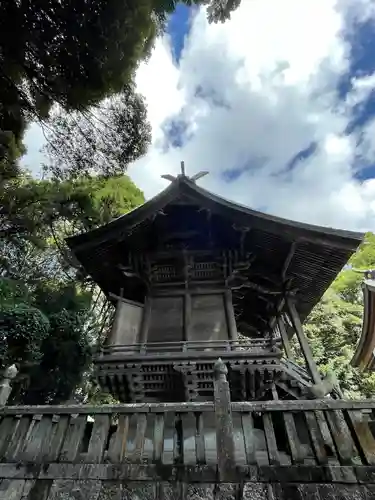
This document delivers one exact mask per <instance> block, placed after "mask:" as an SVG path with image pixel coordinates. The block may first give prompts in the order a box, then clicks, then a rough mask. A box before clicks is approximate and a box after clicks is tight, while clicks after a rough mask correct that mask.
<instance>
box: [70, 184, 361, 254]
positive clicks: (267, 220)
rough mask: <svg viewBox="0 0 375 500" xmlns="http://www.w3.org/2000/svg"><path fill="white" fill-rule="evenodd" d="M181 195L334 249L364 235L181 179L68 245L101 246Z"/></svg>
mask: <svg viewBox="0 0 375 500" xmlns="http://www.w3.org/2000/svg"><path fill="white" fill-rule="evenodd" d="M181 195H185V196H187V197H189V198H191V199H192V200H194V201H196V202H197V203H200V204H201V205H202V206H206V207H207V208H209V209H211V210H213V211H220V212H223V211H224V212H225V213H226V214H227V215H228V216H229V217H232V218H233V219H241V220H242V221H243V222H244V223H246V220H247V222H252V223H253V225H254V221H255V222H258V224H259V225H264V226H265V227H266V229H267V231H269V232H278V233H280V232H290V231H292V232H294V233H296V236H298V238H302V239H307V240H311V241H313V242H319V243H321V244H328V245H332V246H334V247H336V246H337V247H344V248H346V249H348V250H353V251H354V250H356V248H357V247H358V245H359V243H360V242H361V241H362V239H363V236H364V234H363V233H359V232H352V231H345V230H338V229H331V228H327V227H321V226H315V225H311V224H306V223H302V222H295V221H291V220H288V219H283V218H281V217H277V216H274V215H269V214H266V213H263V212H258V211H256V210H252V209H251V208H248V207H246V206H243V205H239V204H236V203H234V202H231V201H228V200H226V199H224V198H222V197H220V196H218V195H215V194H213V193H211V192H209V191H207V190H205V189H203V188H201V187H199V186H197V185H196V184H195V182H193V181H191V180H189V179H188V178H187V177H182V176H180V177H178V178H177V179H176V180H175V181H173V182H172V183H171V185H170V186H168V187H167V188H166V189H164V190H163V191H162V192H160V193H159V194H158V195H156V196H155V197H154V198H152V199H151V200H149V201H147V202H146V203H144V204H143V205H141V206H140V207H137V208H135V209H134V210H132V211H131V212H128V213H127V214H125V215H122V216H120V217H118V218H117V219H114V220H113V221H111V222H109V223H108V224H106V225H104V226H101V227H99V228H97V229H94V230H92V231H89V232H87V233H83V234H80V235H77V236H73V237H71V238H68V239H67V243H68V245H69V247H70V248H71V249H72V250H78V251H79V250H80V249H82V248H83V247H85V248H87V247H91V246H95V245H98V244H100V243H102V242H104V241H105V240H106V239H108V237H110V236H111V235H112V236H114V235H115V234H117V233H118V232H121V231H123V230H124V229H126V228H131V227H134V226H136V225H138V224H139V223H141V222H142V221H144V220H145V219H147V218H148V217H150V216H152V215H153V214H155V213H156V212H157V211H159V210H161V209H162V208H163V207H165V206H166V205H168V204H169V203H171V202H173V201H174V200H175V199H177V198H178V197H179V196H181ZM250 219H251V221H250Z"/></svg>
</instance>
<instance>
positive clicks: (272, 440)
mask: <svg viewBox="0 0 375 500" xmlns="http://www.w3.org/2000/svg"><path fill="white" fill-rule="evenodd" d="M262 419H263V426H264V434H265V437H266V444H267V451H268V458H269V462H270V464H271V465H279V464H280V457H279V450H278V449H277V442H276V436H275V430H274V428H273V422H272V416H271V415H270V414H269V413H263V415H262Z"/></svg>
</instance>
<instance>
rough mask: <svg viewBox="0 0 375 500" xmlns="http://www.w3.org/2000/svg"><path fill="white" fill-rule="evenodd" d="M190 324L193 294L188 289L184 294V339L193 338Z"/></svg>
mask: <svg viewBox="0 0 375 500" xmlns="http://www.w3.org/2000/svg"><path fill="white" fill-rule="evenodd" d="M190 325H191V294H190V293H189V292H188V291H187V292H186V294H185V296H184V340H185V341H188V340H191V338H190Z"/></svg>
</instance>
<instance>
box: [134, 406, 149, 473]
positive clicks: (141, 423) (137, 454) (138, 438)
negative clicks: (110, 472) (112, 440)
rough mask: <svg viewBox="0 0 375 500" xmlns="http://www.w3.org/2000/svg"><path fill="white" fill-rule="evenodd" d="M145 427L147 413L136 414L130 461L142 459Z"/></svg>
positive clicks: (137, 461) (138, 461)
mask: <svg viewBox="0 0 375 500" xmlns="http://www.w3.org/2000/svg"><path fill="white" fill-rule="evenodd" d="M146 429H147V414H146V413H140V414H139V415H137V428H136V431H135V441H134V451H133V453H132V461H133V462H134V463H140V462H141V461H142V456H143V449H144V445H145V436H146Z"/></svg>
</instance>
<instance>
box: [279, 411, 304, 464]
mask: <svg viewBox="0 0 375 500" xmlns="http://www.w3.org/2000/svg"><path fill="white" fill-rule="evenodd" d="M282 415H283V420H284V425H285V431H286V435H287V439H288V445H289V450H290V454H291V456H292V462H293V463H294V464H303V459H304V454H303V451H302V449H301V443H300V440H299V437H298V434H297V429H296V423H295V421H294V416H293V413H292V412H283V413H282Z"/></svg>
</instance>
